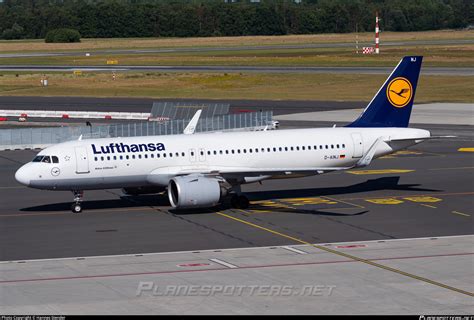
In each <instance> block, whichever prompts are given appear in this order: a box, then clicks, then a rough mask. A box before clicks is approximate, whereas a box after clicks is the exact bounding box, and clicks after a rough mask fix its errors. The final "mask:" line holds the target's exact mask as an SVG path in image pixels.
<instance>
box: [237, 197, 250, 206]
mask: <svg viewBox="0 0 474 320" xmlns="http://www.w3.org/2000/svg"><path fill="white" fill-rule="evenodd" d="M249 205H250V202H249V199H248V198H247V197H246V196H239V208H240V209H247V208H248V207H249Z"/></svg>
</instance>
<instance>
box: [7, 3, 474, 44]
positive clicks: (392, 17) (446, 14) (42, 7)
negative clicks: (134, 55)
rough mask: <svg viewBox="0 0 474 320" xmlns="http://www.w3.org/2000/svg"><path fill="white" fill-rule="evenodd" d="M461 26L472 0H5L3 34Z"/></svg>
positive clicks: (473, 10) (472, 10) (471, 14)
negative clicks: (297, 0)
mask: <svg viewBox="0 0 474 320" xmlns="http://www.w3.org/2000/svg"><path fill="white" fill-rule="evenodd" d="M375 11H378V12H379V14H380V17H381V23H380V27H381V29H382V31H383V30H386V31H421V30H436V29H445V28H463V27H466V26H468V25H470V24H473V23H474V1H472V0H417V1H406V0H303V1H302V3H294V1H291V0H274V1H270V0H261V1H260V3H249V2H248V1H243V0H241V1H239V2H236V3H225V2H224V1H223V0H214V1H213V0H207V1H206V0H202V1H197V0H188V1H185V0H181V1H179V0H178V1H176V0H175V1H164V0H161V1H160V0H155V1H147V0H127V1H126V0H103V1H99V0H95V1H92V0H70V1H68V0H62V1H61V0H4V1H3V2H2V3H0V36H1V37H2V38H4V39H21V38H44V37H45V35H46V33H47V32H48V31H49V30H52V29H57V28H71V29H76V30H78V31H79V32H80V34H81V35H82V37H86V38H114V37H195V36H204V37H206V36H240V35H283V34H308V33H331V32H335V33H342V32H354V31H355V30H356V28H357V30H358V31H369V30H373V29H374V24H375V19H374V14H375Z"/></svg>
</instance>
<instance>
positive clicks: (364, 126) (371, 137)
mask: <svg viewBox="0 0 474 320" xmlns="http://www.w3.org/2000/svg"><path fill="white" fill-rule="evenodd" d="M421 62H422V57H420V56H409V57H404V58H403V59H402V60H401V61H400V62H399V64H398V65H397V66H396V67H395V69H394V70H393V72H392V73H391V74H390V76H389V77H388V78H387V80H386V81H385V83H384V84H383V85H382V87H381V88H380V89H379V91H378V92H377V93H376V95H375V96H374V98H373V99H372V101H370V103H369V104H368V105H367V107H366V108H365V110H364V111H363V113H362V114H361V115H360V116H359V118H358V119H356V120H355V121H354V122H352V123H351V124H349V125H347V126H346V127H341V128H335V127H334V128H315V129H295V130H269V131H256V132H255V131H254V132H228V133H225V132H224V133H222V132H221V133H199V134H180V135H169V136H145V137H130V138H107V139H84V140H81V139H80V140H75V141H69V142H65V143H60V144H57V145H54V146H51V147H48V148H46V149H44V150H42V151H41V152H39V153H38V155H37V156H35V157H34V159H33V160H32V161H31V162H30V163H27V164H25V165H23V166H22V167H21V168H20V169H19V170H18V171H17V172H16V174H15V178H16V180H17V181H18V182H20V183H22V184H24V185H26V186H28V187H31V188H38V189H46V190H70V191H72V192H73V193H74V203H73V204H72V211H73V212H75V213H78V212H81V211H82V200H83V192H84V190H96V189H112V188H122V189H123V190H125V192H126V193H129V194H142V193H157V192H161V191H164V190H167V193H168V197H169V201H170V203H171V206H172V207H173V208H178V209H181V208H188V209H189V208H199V207H213V206H215V205H218V204H219V203H220V202H221V201H222V200H223V199H224V197H226V196H231V204H232V205H233V206H234V207H239V208H246V207H247V206H248V204H249V201H248V199H247V198H246V197H245V196H244V195H243V194H242V193H241V190H240V186H241V185H242V184H245V183H252V182H259V181H262V180H266V179H272V178H294V177H301V176H308V175H319V174H324V173H327V172H331V171H340V170H348V169H352V168H356V167H364V166H368V165H369V164H370V163H371V161H372V159H374V158H378V157H381V156H384V155H387V154H390V153H392V152H395V151H398V150H401V149H404V148H407V147H409V146H413V145H415V144H417V143H420V142H422V141H424V140H426V139H430V132H429V131H427V130H422V129H413V128H408V123H409V119H410V114H411V110H412V106H413V100H414V97H415V90H416V86H417V82H418V76H419V73H420V68H421Z"/></svg>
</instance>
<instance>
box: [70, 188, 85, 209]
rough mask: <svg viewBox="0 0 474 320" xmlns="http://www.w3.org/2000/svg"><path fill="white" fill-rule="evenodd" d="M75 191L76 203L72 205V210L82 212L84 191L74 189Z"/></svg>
mask: <svg viewBox="0 0 474 320" xmlns="http://www.w3.org/2000/svg"><path fill="white" fill-rule="evenodd" d="M72 193H74V203H73V204H72V205H71V211H72V212H73V213H81V212H82V205H81V203H82V201H83V198H84V191H77V190H73V191H72Z"/></svg>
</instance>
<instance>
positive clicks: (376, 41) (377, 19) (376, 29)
mask: <svg viewBox="0 0 474 320" xmlns="http://www.w3.org/2000/svg"><path fill="white" fill-rule="evenodd" d="M379 40H380V39H379V13H378V12H375V54H379Z"/></svg>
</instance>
